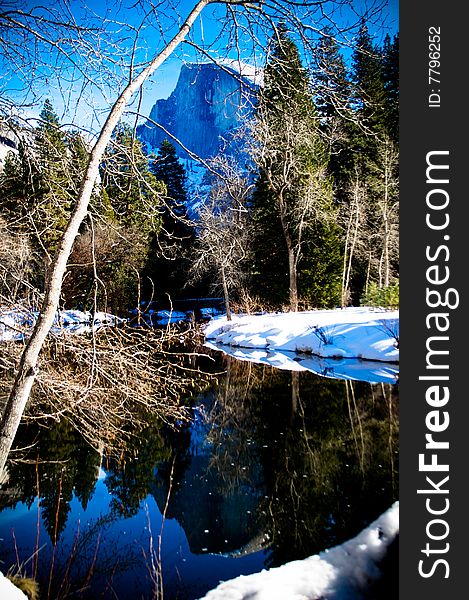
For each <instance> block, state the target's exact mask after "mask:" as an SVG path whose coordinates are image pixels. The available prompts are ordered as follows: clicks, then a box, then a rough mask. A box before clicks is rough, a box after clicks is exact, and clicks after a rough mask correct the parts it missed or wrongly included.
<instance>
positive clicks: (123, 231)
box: [72, 124, 165, 314]
mask: <svg viewBox="0 0 469 600" xmlns="http://www.w3.org/2000/svg"><path fill="white" fill-rule="evenodd" d="M101 182H102V197H101V199H100V203H99V206H98V207H97V209H98V210H101V211H103V213H102V215H103V214H104V216H105V222H104V224H102V225H99V226H93V227H89V228H88V229H87V230H86V231H84V232H83V233H82V236H80V238H78V239H77V241H76V243H75V247H74V254H75V256H78V257H80V259H81V260H80V263H81V264H87V263H88V264H89V258H90V257H89V256H88V255H87V252H88V253H89V247H90V246H92V247H94V248H95V249H96V252H95V258H96V260H97V271H98V276H99V280H100V282H101V283H102V285H101V286H100V288H99V292H100V293H99V298H101V299H102V300H106V301H107V302H108V307H109V309H110V310H113V311H114V312H116V313H117V314H120V313H122V312H123V311H124V310H125V309H126V308H128V307H129V306H132V305H134V306H135V304H136V303H137V301H138V297H139V289H140V286H141V275H142V271H143V267H144V265H145V262H146V260H147V257H148V252H149V245H150V239H151V236H152V235H153V234H154V233H155V232H156V231H158V229H159V227H160V225H161V218H160V210H161V199H162V196H163V194H164V191H165V188H164V185H163V184H162V183H160V182H159V181H158V180H157V179H156V177H155V176H154V175H153V173H151V171H150V164H149V159H148V157H147V156H146V155H145V153H144V151H143V148H142V144H141V142H140V141H139V140H137V139H136V138H135V136H134V134H133V131H132V130H131V128H130V127H129V126H128V125H126V124H121V125H120V126H119V127H118V128H117V129H116V131H115V133H114V135H113V138H112V141H111V143H110V144H109V146H108V148H107V149H106V153H105V155H104V158H103V163H102V166H101ZM72 259H73V256H72ZM77 262H78V260H77ZM81 276H82V277H85V279H86V281H87V285H86V289H87V294H86V295H85V297H84V298H83V302H90V300H92V294H91V292H92V290H93V289H94V287H95V285H96V284H95V281H94V274H93V271H92V270H91V271H90V270H89V269H88V270H85V272H83V273H82V275H81ZM75 294H76V292H75Z"/></svg>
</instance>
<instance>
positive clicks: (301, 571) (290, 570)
mask: <svg viewBox="0 0 469 600" xmlns="http://www.w3.org/2000/svg"><path fill="white" fill-rule="evenodd" d="M398 533H399V503H398V502H395V503H394V504H393V505H392V506H391V508H390V509H388V510H387V511H386V512H385V513H383V514H382V515H381V516H380V517H379V518H378V519H377V520H376V521H374V522H373V523H372V524H371V525H369V526H368V527H367V528H366V529H364V530H363V531H362V532H361V533H359V534H358V535H357V536H356V537H355V538H352V539H351V540H348V541H347V542H345V543H343V544H341V545H340V546H336V547H334V548H332V549H330V550H325V551H324V552H321V553H320V554H316V555H314V556H310V557H309V558H306V559H304V560H296V561H293V562H289V563H286V564H285V565H282V566H281V567H277V568H273V569H270V570H263V571H261V572H260V573H254V574H252V575H246V576H243V575H241V576H240V577H236V578H235V579H231V580H230V581H225V582H223V583H221V584H220V585H219V586H218V587H216V588H215V589H214V590H211V591H210V592H208V593H207V594H206V595H205V596H204V597H203V598H202V599H201V600H248V599H249V600H306V599H307V600H319V599H321V600H350V599H351V598H353V599H354V600H360V599H361V598H364V597H366V592H367V591H368V589H369V586H370V584H372V583H373V582H374V581H376V580H378V579H379V578H380V576H381V571H380V569H379V564H380V562H381V561H382V560H383V558H384V557H385V555H386V553H387V551H388V548H389V546H390V544H391V543H392V542H393V541H394V540H395V538H396V536H397V534H398ZM396 576H397V575H396Z"/></svg>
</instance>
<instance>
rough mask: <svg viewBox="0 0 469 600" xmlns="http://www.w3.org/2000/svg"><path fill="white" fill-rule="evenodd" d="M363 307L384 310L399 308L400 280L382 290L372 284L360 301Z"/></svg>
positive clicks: (375, 284)
mask: <svg viewBox="0 0 469 600" xmlns="http://www.w3.org/2000/svg"><path fill="white" fill-rule="evenodd" d="M360 305H361V306H376V307H378V306H379V307H382V308H399V280H396V281H394V282H393V283H391V285H389V286H388V287H383V288H380V287H378V284H377V283H374V282H372V283H371V284H370V285H369V287H368V291H367V292H366V293H365V295H364V296H363V297H362V298H361V300H360Z"/></svg>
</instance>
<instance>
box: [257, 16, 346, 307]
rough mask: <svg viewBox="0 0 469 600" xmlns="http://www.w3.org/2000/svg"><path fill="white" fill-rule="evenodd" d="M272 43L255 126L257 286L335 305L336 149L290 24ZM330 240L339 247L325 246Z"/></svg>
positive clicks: (293, 299) (294, 301)
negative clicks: (332, 172)
mask: <svg viewBox="0 0 469 600" xmlns="http://www.w3.org/2000/svg"><path fill="white" fill-rule="evenodd" d="M272 46H273V48H272V51H271V53H270V57H269V59H268V62H267V64H266V67H265V71H264V86H263V88H262V90H261V92H260V95H259V104H258V108H257V115H256V124H255V129H254V135H255V138H256V141H257V146H256V147H255V152H256V161H257V164H258V166H259V178H258V181H257V184H256V189H255V192H254V195H253V223H254V226H255V239H254V253H255V256H256V260H255V265H254V269H253V280H254V284H255V287H256V290H255V291H259V292H260V293H261V294H262V295H263V296H264V297H266V296H267V294H269V295H270V298H267V299H268V300H271V301H273V302H274V303H279V301H280V302H282V301H283V302H284V301H285V300H286V299H287V298H286V296H287V295H288V301H289V305H290V308H291V310H298V304H299V301H300V299H301V300H302V302H303V304H306V305H309V306H311V305H312V306H330V305H335V304H336V303H337V302H338V298H339V287H338V282H339V273H340V260H338V257H339V253H340V250H339V248H340V240H339V237H338V229H337V226H336V224H335V212H334V209H333V204H332V181H331V178H330V177H329V176H328V174H327V167H328V160H329V154H328V152H327V150H326V147H325V145H324V143H323V142H322V139H321V135H320V131H319V119H318V116H317V113H316V110H315V106H314V103H313V99H312V93H311V91H310V86H309V81H308V77H307V73H306V71H305V69H304V68H303V66H302V64H301V60H300V57H299V53H298V49H297V47H296V45H295V44H294V42H293V41H292V40H291V39H290V38H289V37H288V35H287V32H286V30H285V28H283V27H280V28H279V29H278V31H277V35H276V36H275V37H274V39H273V42H272ZM326 239H327V240H328V243H329V244H331V245H332V246H334V247H335V248H336V249H337V251H334V252H331V253H329V254H327V255H326V254H325V253H322V252H320V251H318V249H321V248H322V246H323V243H324V242H325V240H326ZM274 257H275V258H274ZM285 269H286V271H287V273H288V278H287V279H286V281H285V278H284V273H285ZM304 275H305V276H304ZM306 275H307V276H306ZM279 279H280V281H279ZM319 290H328V292H327V293H324V292H322V293H320V294H319V293H318V291H319ZM285 292H287V293H285ZM271 294H272V295H271Z"/></svg>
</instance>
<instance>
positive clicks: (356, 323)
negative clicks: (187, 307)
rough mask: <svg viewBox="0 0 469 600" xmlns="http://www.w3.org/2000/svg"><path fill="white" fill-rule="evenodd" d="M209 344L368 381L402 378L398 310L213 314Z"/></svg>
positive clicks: (281, 365)
mask: <svg viewBox="0 0 469 600" xmlns="http://www.w3.org/2000/svg"><path fill="white" fill-rule="evenodd" d="M204 333H205V345H206V346H207V347H209V348H212V349H215V350H220V351H222V352H224V353H225V354H229V355H231V356H233V357H235V358H237V359H239V360H247V361H251V362H256V363H262V364H268V365H270V366H273V367H276V368H278V369H285V370H290V371H311V372H313V373H316V374H317V375H320V376H322V377H331V378H334V379H350V380H359V381H367V382H369V383H391V384H392V383H396V382H397V381H398V379H399V365H398V362H399V347H398V342H399V311H385V310H382V309H371V308H346V309H336V310H319V311H308V312H298V313H271V314H262V315H244V316H238V315H235V316H233V320H232V321H227V320H226V317H216V318H213V319H212V320H211V321H210V322H209V323H208V325H207V326H206V327H205V329H204Z"/></svg>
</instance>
